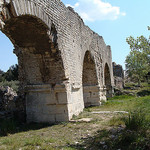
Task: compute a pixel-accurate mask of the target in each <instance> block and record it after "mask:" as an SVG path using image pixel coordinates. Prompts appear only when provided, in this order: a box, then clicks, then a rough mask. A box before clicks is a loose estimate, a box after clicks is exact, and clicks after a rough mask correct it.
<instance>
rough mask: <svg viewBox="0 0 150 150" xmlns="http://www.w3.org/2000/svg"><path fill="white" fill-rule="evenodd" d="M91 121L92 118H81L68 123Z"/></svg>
mask: <svg viewBox="0 0 150 150" xmlns="http://www.w3.org/2000/svg"><path fill="white" fill-rule="evenodd" d="M92 120H93V119H92V118H82V119H78V120H71V121H70V122H91V121H92Z"/></svg>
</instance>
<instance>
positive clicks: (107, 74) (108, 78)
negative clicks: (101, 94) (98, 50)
mask: <svg viewBox="0 0 150 150" xmlns="http://www.w3.org/2000/svg"><path fill="white" fill-rule="evenodd" d="M104 83H105V87H106V97H107V98H109V97H112V86H111V76H110V69H109V66H108V64H107V63H106V64H105V67H104Z"/></svg>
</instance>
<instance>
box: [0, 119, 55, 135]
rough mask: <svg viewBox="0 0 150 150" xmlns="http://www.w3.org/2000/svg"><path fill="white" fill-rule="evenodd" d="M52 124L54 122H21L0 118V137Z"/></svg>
mask: <svg viewBox="0 0 150 150" xmlns="http://www.w3.org/2000/svg"><path fill="white" fill-rule="evenodd" d="M53 125H56V124H48V123H23V122H20V121H18V120H15V119H0V137H3V136H7V135H8V134H15V133H19V132H26V131H30V130H39V129H42V128H46V127H50V126H53Z"/></svg>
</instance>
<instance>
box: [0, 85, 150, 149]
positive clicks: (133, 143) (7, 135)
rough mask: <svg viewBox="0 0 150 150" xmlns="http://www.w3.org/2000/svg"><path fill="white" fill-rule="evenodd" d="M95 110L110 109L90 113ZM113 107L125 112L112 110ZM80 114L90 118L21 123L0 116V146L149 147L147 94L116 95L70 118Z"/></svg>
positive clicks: (44, 147)
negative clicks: (86, 120) (53, 122)
mask: <svg viewBox="0 0 150 150" xmlns="http://www.w3.org/2000/svg"><path fill="white" fill-rule="evenodd" d="M144 88H145V87H144ZM141 90H143V89H141ZM99 111H110V113H103V114H93V113H92V112H99ZM113 111H128V112H129V113H128V114H123V113H113ZM80 118H92V120H91V121H90V122H78V121H77V122H69V123H65V122H64V123H60V124H53V125H48V124H22V125H21V124H18V123H17V122H16V121H12V120H11V121H10V120H9V121H7V122H6V121H2V120H1V121H0V133H1V137H0V150H3V149H6V150H36V149H37V150H38V149H41V150H53V149H62V150H76V149H79V150H84V149H87V150H90V149H91V150H98V149H100V150H104V149H108V150H117V149H121V150H149V149H150V126H149V122H150V96H144V97H135V96H127V95H126V96H124V95H123V96H116V97H114V98H112V99H109V100H108V101H107V102H106V103H105V104H104V105H103V106H100V107H90V108H87V109H85V110H84V112H83V113H81V114H80V115H79V116H78V117H74V118H73V119H74V120H78V119H80Z"/></svg>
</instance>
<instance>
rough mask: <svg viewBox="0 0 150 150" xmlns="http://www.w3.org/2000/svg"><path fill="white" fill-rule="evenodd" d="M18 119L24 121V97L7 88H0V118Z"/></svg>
mask: <svg viewBox="0 0 150 150" xmlns="http://www.w3.org/2000/svg"><path fill="white" fill-rule="evenodd" d="M14 115H15V117H17V118H19V120H22V121H24V120H25V101H24V96H22V95H19V96H18V95H17V93H16V92H15V91H14V90H13V89H12V88H11V87H9V86H7V87H3V86H1V87H0V118H13V117H14Z"/></svg>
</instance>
